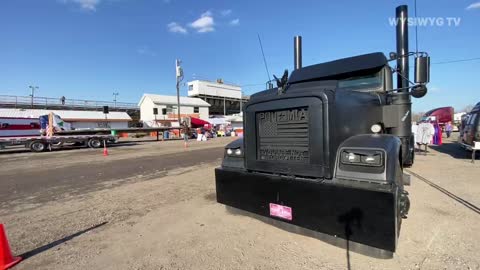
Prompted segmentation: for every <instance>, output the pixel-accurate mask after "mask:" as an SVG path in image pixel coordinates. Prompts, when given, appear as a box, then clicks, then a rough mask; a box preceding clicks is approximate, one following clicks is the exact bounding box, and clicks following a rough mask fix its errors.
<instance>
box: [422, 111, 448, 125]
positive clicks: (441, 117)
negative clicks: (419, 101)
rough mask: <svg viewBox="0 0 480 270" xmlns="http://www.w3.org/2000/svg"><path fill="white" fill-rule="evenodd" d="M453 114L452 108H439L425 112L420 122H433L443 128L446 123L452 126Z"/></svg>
mask: <svg viewBox="0 0 480 270" xmlns="http://www.w3.org/2000/svg"><path fill="white" fill-rule="evenodd" d="M453 114H454V110H453V107H440V108H436V109H433V110H430V111H428V112H426V113H425V114H424V115H423V117H422V120H424V121H425V120H435V121H437V122H438V124H439V125H440V126H441V127H442V128H443V127H445V124H446V123H448V122H451V123H452V124H453Z"/></svg>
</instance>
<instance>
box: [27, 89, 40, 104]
mask: <svg viewBox="0 0 480 270" xmlns="http://www.w3.org/2000/svg"><path fill="white" fill-rule="evenodd" d="M28 88H30V89H31V90H32V93H31V94H30V96H31V106H32V109H33V96H34V95H35V90H37V89H38V86H32V85H30V86H29V87H28Z"/></svg>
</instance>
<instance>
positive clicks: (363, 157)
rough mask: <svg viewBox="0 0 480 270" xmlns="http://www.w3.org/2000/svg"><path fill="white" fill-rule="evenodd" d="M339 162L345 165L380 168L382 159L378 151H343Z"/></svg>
mask: <svg viewBox="0 0 480 270" xmlns="http://www.w3.org/2000/svg"><path fill="white" fill-rule="evenodd" d="M341 162H342V163H343V164H345V165H360V166H382V165H383V157H382V152H380V151H365V150H343V151H342V153H341Z"/></svg>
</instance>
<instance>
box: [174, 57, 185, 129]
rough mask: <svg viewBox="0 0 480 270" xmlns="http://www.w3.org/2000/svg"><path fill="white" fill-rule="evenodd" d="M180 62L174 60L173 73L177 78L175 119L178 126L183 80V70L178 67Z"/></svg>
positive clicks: (179, 122)
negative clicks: (176, 118) (181, 83)
mask: <svg viewBox="0 0 480 270" xmlns="http://www.w3.org/2000/svg"><path fill="white" fill-rule="evenodd" d="M181 63H182V62H181V61H180V60H179V59H177V60H175V73H176V77H177V117H178V124H179V125H181V124H182V123H181V118H180V82H181V81H182V80H183V69H182V67H181V66H180V64H181Z"/></svg>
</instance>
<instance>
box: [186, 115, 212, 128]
mask: <svg viewBox="0 0 480 270" xmlns="http://www.w3.org/2000/svg"><path fill="white" fill-rule="evenodd" d="M190 123H191V125H192V128H200V127H205V125H207V126H208V127H210V126H211V125H210V123H209V122H207V121H205V120H202V119H199V118H195V117H190Z"/></svg>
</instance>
